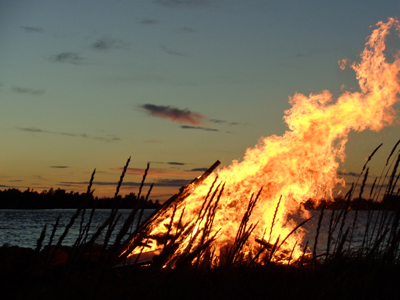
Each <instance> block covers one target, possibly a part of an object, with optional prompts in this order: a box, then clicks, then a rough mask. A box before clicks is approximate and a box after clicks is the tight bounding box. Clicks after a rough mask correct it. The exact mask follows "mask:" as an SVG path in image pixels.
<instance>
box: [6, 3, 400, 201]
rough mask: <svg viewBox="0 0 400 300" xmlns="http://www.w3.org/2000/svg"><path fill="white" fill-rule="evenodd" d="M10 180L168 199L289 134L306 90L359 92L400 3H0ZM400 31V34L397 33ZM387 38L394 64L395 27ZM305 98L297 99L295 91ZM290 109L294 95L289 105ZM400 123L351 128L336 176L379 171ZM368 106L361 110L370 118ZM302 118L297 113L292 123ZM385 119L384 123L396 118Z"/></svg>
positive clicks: (9, 183)
mask: <svg viewBox="0 0 400 300" xmlns="http://www.w3.org/2000/svg"><path fill="white" fill-rule="evenodd" d="M0 8H1V9H0V40H1V43H0V73H1V77H0V95H1V96H0V97H1V104H2V105H1V108H0V111H1V119H2V122H1V125H0V134H1V137H2V141H3V143H2V145H3V147H2V156H1V158H0V166H1V168H0V179H1V180H0V189H2V190H3V189H8V188H18V189H20V190H26V189H27V188H28V187H29V188H31V189H34V190H36V191H39V192H40V191H42V190H44V189H45V190H48V189H50V188H54V189H56V188H61V189H65V190H67V191H79V192H84V191H86V188H87V184H88V181H89V179H90V175H91V173H92V171H93V169H95V168H96V175H95V178H94V185H93V188H94V189H95V192H94V195H95V196H98V197H102V196H112V195H113V194H114V193H115V188H116V185H117V182H118V180H119V177H120V174H121V172H122V169H123V166H124V165H125V162H126V160H127V159H128V157H131V162H130V165H129V168H128V169H127V173H126V175H125V178H124V184H123V186H122V188H121V191H120V194H122V195H124V194H128V193H131V192H133V193H137V192H138V188H139V186H140V182H141V180H142V176H143V173H144V170H145V169H146V165H147V163H148V162H150V169H149V174H148V176H147V179H146V186H145V191H144V192H145V193H146V192H147V189H148V186H149V185H150V184H151V183H153V182H154V188H153V190H152V193H151V197H150V198H151V199H159V200H161V201H163V200H166V199H168V198H169V197H170V196H171V195H173V194H175V193H177V192H178V191H179V188H180V187H181V186H183V185H185V184H187V183H189V182H190V181H192V180H193V179H194V178H196V177H197V176H200V175H201V174H202V173H203V172H204V171H205V170H207V168H208V167H210V166H211V165H212V164H213V163H214V162H215V161H216V160H220V161H221V162H222V164H223V165H224V166H229V165H230V164H231V162H232V161H234V160H238V161H242V160H243V158H244V156H245V153H246V151H247V150H246V149H248V148H253V147H254V146H255V145H256V144H257V143H258V141H259V140H261V139H263V138H265V137H270V136H273V135H276V136H278V137H279V136H282V135H284V134H285V132H287V130H288V127H287V124H286V123H285V120H284V118H285V119H287V118H289V117H288V116H287V113H285V112H287V111H288V110H290V109H292V104H293V103H292V104H291V103H290V102H291V101H292V100H289V99H293V98H295V97H296V95H299V94H303V95H306V96H308V95H311V94H313V95H316V94H320V93H322V92H323V91H325V90H329V91H330V93H331V94H332V98H333V99H338V98H339V97H340V95H342V94H343V93H346V92H348V93H355V92H357V91H360V87H359V85H358V81H357V74H356V73H355V71H354V70H353V69H352V68H351V66H352V65H353V64H354V63H355V64H358V63H359V62H360V61H361V58H360V53H361V52H362V51H363V49H364V47H365V43H366V38H367V37H368V36H370V35H371V33H372V30H373V29H374V28H376V26H375V25H376V24H377V23H378V22H379V21H383V22H387V21H388V18H389V17H393V18H399V17H400V3H398V1H385V2H384V3H379V2H377V3H375V2H371V3H368V5H367V4H365V2H364V1H352V2H348V3H346V5H345V4H344V3H321V2H320V1H312V2H310V3H307V4H304V3H299V2H297V1H285V2H279V1H272V2H268V3H267V2H265V1H261V0H257V1H250V2H245V1H211V0H210V1H205V0H204V1H203V0H187V1H186V0H185V1H175V0H165V1H164V0H155V1H121V2H118V4H116V3H115V2H113V1H105V2H102V3H101V4H99V3H98V2H96V1H84V2H80V1H75V0H74V1H64V0H63V1H56V2H53V1H49V0H42V1H35V2H31V1H18V2H15V1H4V2H3V3H2V4H0ZM392 31H393V32H392ZM392 31H391V34H390V35H389V36H388V38H387V42H386V49H385V54H386V57H387V59H388V60H389V61H390V62H393V60H394V59H393V55H396V53H397V51H399V50H400V41H399V38H398V33H395V32H394V30H392ZM297 101H300V100H299V99H297ZM293 105H294V104H293ZM399 108H400V106H399V103H396V104H394V105H393V109H394V114H395V115H397V117H395V118H394V121H393V124H391V125H390V126H387V127H385V128H383V129H381V128H372V127H371V128H372V129H380V130H379V131H376V132H375V131H371V130H365V131H363V132H360V133H356V132H350V134H349V137H348V142H347V145H346V151H345V156H346V157H345V162H344V163H342V162H340V167H339V174H340V175H341V177H342V178H343V179H344V180H345V181H346V183H347V184H351V183H352V182H354V181H355V180H357V176H358V174H359V173H360V171H361V169H362V167H363V165H364V163H365V161H366V159H367V158H368V156H369V155H370V154H371V152H372V151H373V150H374V149H375V148H376V147H377V146H378V145H379V144H380V143H383V146H382V147H381V149H379V151H378V152H377V153H376V154H375V156H374V158H373V161H372V162H371V163H370V178H372V179H371V180H372V181H373V178H374V177H376V176H379V174H380V172H381V170H382V167H383V165H384V163H385V162H386V158H387V156H388V154H389V152H390V151H391V149H392V147H393V146H394V144H395V143H396V142H397V141H398V140H399V139H400V124H399V117H398V111H399ZM360 115H362V112H361V114H360ZM292 121H293V120H292ZM387 125H388V124H387Z"/></svg>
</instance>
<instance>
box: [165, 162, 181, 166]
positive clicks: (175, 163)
mask: <svg viewBox="0 0 400 300" xmlns="http://www.w3.org/2000/svg"><path fill="white" fill-rule="evenodd" d="M167 164H169V165H174V166H184V165H185V163H181V162H176V161H169V162H167Z"/></svg>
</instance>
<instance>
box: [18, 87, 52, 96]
mask: <svg viewBox="0 0 400 300" xmlns="http://www.w3.org/2000/svg"><path fill="white" fill-rule="evenodd" d="M11 89H12V91H13V92H15V93H20V94H29V95H34V96H39V95H43V94H44V90H43V89H39V90H34V89H30V88H22V87H16V86H13V87H11Z"/></svg>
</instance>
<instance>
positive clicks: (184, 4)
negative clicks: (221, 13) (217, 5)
mask: <svg viewBox="0 0 400 300" xmlns="http://www.w3.org/2000/svg"><path fill="white" fill-rule="evenodd" d="M154 3H156V4H159V5H162V6H166V7H171V8H201V7H205V6H208V5H209V4H210V1H207V0H155V1H154Z"/></svg>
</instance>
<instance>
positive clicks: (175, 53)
mask: <svg viewBox="0 0 400 300" xmlns="http://www.w3.org/2000/svg"><path fill="white" fill-rule="evenodd" d="M160 48H161V50H162V51H164V52H165V53H168V54H171V55H175V56H186V55H185V54H183V53H181V52H178V51H175V50H171V49H169V48H167V47H166V46H164V45H160Z"/></svg>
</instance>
